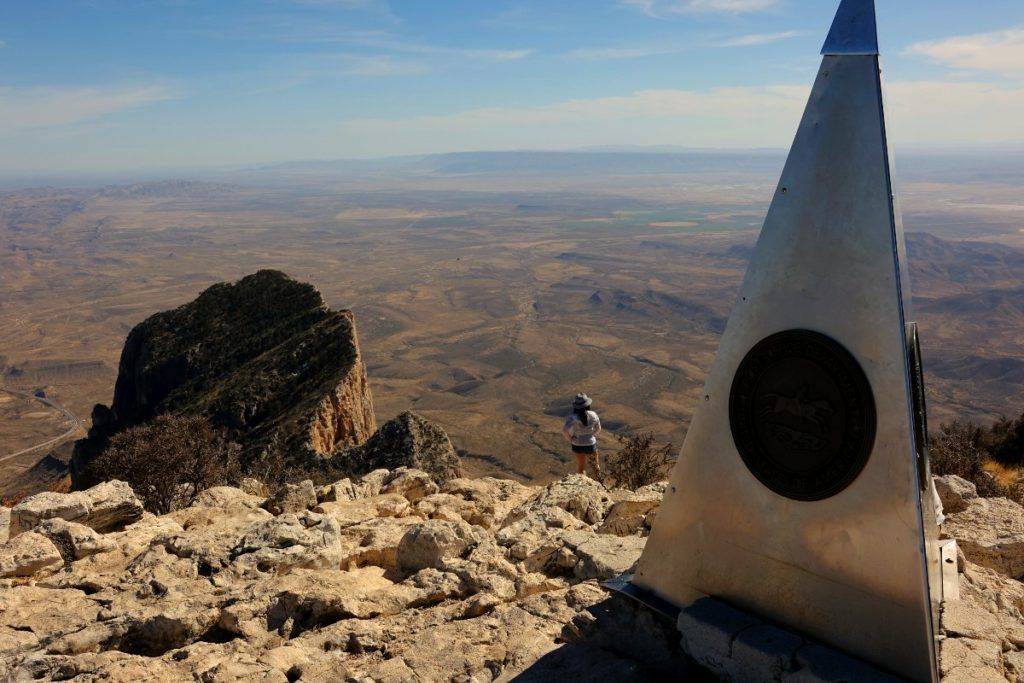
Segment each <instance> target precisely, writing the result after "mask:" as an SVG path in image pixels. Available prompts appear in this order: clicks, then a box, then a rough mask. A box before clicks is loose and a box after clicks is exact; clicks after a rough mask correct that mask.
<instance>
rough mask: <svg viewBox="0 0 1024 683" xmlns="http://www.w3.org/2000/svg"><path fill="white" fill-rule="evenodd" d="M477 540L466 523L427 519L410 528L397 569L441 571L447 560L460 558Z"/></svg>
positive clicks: (401, 544) (406, 534) (403, 539)
mask: <svg viewBox="0 0 1024 683" xmlns="http://www.w3.org/2000/svg"><path fill="white" fill-rule="evenodd" d="M476 541H477V537H476V535H475V534H474V533H473V529H472V527H471V526H469V525H468V524H466V523H465V522H462V521H459V522H447V521H441V520H428V521H426V522H422V523H419V524H416V525H414V526H412V527H410V528H409V530H408V531H406V532H405V535H404V536H402V540H401V542H400V543H399V544H398V555H397V558H396V560H397V563H398V570H399V571H401V572H405V573H412V572H416V571H419V570H420V569H428V568H433V569H441V568H443V567H444V566H445V562H444V561H445V560H446V559H449V558H458V557H462V556H463V555H464V554H466V551H467V550H468V549H469V548H470V547H471V546H472V545H474V544H475V543H476Z"/></svg>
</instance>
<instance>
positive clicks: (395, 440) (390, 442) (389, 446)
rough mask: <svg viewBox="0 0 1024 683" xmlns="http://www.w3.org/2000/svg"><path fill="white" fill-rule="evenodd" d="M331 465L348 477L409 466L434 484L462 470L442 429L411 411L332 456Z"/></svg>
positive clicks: (454, 476) (458, 474)
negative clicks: (423, 473) (361, 443)
mask: <svg viewBox="0 0 1024 683" xmlns="http://www.w3.org/2000/svg"><path fill="white" fill-rule="evenodd" d="M331 465H332V466H334V467H336V468H337V469H339V470H340V471H342V472H346V473H349V474H352V475H362V474H366V473H368V472H370V471H372V470H375V469H379V468H384V469H388V470H396V469H398V468H399V467H410V468H415V469H418V470H423V471H424V472H426V473H428V474H429V475H430V476H431V477H432V478H433V479H434V481H435V482H438V483H440V482H445V481H448V480H449V479H454V478H456V477H458V476H460V474H461V471H462V465H461V462H460V461H459V456H458V455H456V453H455V449H454V448H453V447H452V442H451V440H450V439H449V438H448V435H447V434H445V432H444V430H443V429H441V427H440V426H439V425H437V424H435V423H433V422H431V421H429V420H427V419H425V418H423V417H421V416H419V415H416V414H415V413H411V412H405V413H402V414H401V415H399V416H398V417H396V418H395V419H393V420H390V421H388V422H386V423H385V424H383V425H381V427H380V429H379V430H377V432H376V433H375V434H374V435H373V436H371V437H370V438H369V439H368V440H367V441H366V443H364V444H363V445H362V446H358V447H355V448H350V449H348V450H346V451H344V452H343V453H341V454H339V455H337V456H335V457H334V458H333V459H332V460H331Z"/></svg>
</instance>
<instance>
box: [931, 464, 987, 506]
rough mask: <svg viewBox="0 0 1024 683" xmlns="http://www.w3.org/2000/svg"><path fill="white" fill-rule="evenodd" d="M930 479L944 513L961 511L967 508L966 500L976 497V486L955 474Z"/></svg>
mask: <svg viewBox="0 0 1024 683" xmlns="http://www.w3.org/2000/svg"><path fill="white" fill-rule="evenodd" d="M932 481H934V482H935V491H936V492H937V493H938V494H939V500H941V501H942V511H943V513H944V514H946V515H951V514H953V513H955V512H963V511H964V510H966V509H967V503H968V501H970V500H973V499H975V498H977V497H978V488H977V487H976V486H975V485H974V484H973V483H971V482H969V481H967V480H966V479H963V478H962V477H958V476H956V475H955V474H947V475H945V476H942V477H932Z"/></svg>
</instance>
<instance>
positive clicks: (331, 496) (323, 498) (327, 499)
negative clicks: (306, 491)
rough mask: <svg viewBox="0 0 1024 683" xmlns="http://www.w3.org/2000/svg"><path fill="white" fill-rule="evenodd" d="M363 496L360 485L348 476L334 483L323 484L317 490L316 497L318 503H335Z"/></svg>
mask: <svg viewBox="0 0 1024 683" xmlns="http://www.w3.org/2000/svg"><path fill="white" fill-rule="evenodd" d="M361 496H362V491H361V489H360V487H359V485H358V484H356V483H355V482H353V481H352V480H351V479H347V478H346V479H341V480H339V481H336V482H334V483H333V484H327V485H326V486H321V487H320V488H318V489H317V491H316V499H317V502H318V503H335V502H339V501H345V500H356V499H357V498H360V497H361Z"/></svg>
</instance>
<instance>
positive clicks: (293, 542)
mask: <svg viewBox="0 0 1024 683" xmlns="http://www.w3.org/2000/svg"><path fill="white" fill-rule="evenodd" d="M232 556H233V558H234V562H235V564H236V565H238V566H239V567H241V568H245V569H250V570H251V569H255V570H256V571H258V572H270V573H278V574H280V573H284V572H287V571H288V570H290V569H295V568H300V567H307V568H319V567H324V568H335V569H336V568H338V567H339V566H340V565H341V527H340V526H339V525H338V523H337V522H336V521H335V520H333V519H332V518H330V517H328V516H326V515H320V514H317V513H315V512H303V513H301V514H298V515H294V514H283V515H280V516H278V517H274V518H273V519H269V520H267V521H266V522H263V523H260V524H257V525H256V526H255V527H253V528H252V529H251V530H250V531H249V532H248V533H247V534H245V536H243V537H242V539H241V541H239V543H238V545H237V546H236V547H235V548H234V550H233V551H232Z"/></svg>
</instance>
